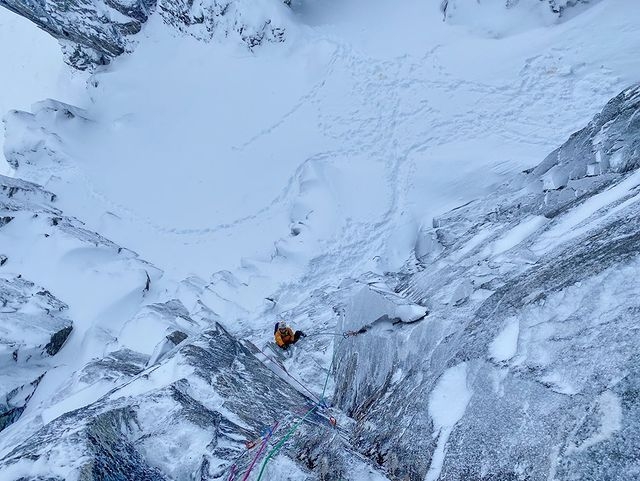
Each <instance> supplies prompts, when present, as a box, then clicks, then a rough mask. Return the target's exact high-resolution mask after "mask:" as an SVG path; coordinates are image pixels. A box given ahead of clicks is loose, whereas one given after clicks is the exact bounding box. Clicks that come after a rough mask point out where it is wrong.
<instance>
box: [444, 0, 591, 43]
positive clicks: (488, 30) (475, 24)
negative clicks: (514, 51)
mask: <svg viewBox="0 0 640 481" xmlns="http://www.w3.org/2000/svg"><path fill="white" fill-rule="evenodd" d="M599 1H601V0H478V1H467V0H442V3H441V4H440V9H441V10H442V13H443V15H444V20H445V21H446V22H448V23H450V24H454V25H466V26H470V27H472V28H473V29H475V30H477V31H479V32H482V33H484V34H488V35H490V36H493V37H502V36H504V35H510V34H514V33H518V32H521V31H522V30H526V29H530V28H535V27H539V26H541V25H551V24H554V23H557V22H560V21H564V20H566V19H567V18H570V17H571V16H573V15H576V14H578V13H580V12H582V11H583V10H584V9H585V8H588V7H589V6H591V5H593V4H595V3H597V2H599Z"/></svg>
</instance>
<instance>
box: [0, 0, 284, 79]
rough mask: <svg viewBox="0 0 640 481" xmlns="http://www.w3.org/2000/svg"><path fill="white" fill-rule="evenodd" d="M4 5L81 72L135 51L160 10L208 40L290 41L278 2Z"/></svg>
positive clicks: (137, 0)
mask: <svg viewBox="0 0 640 481" xmlns="http://www.w3.org/2000/svg"><path fill="white" fill-rule="evenodd" d="M284 3H285V4H288V3H289V2H288V1H285V2H284ZM255 4H258V5H255ZM0 6H2V7H5V8H8V9H9V10H11V11H13V12H15V13H17V14H18V15H21V16H23V17H25V18H27V19H29V20H30V21H32V22H33V23H35V24H36V25H37V26H38V27H40V28H41V29H43V30H44V31H46V32H48V33H49V34H51V35H52V36H53V37H55V38H57V39H58V40H59V41H60V44H61V45H62V49H63V53H64V57H65V60H66V61H67V62H68V63H69V64H70V65H72V66H73V67H75V68H78V69H80V70H85V69H87V68H92V67H94V66H97V65H105V64H107V63H109V62H110V61H111V60H112V59H113V58H114V57H117V56H118V55H121V54H123V53H125V52H128V51H131V50H132V49H133V48H134V36H135V34H137V33H138V32H140V30H141V29H142V27H143V25H144V24H145V23H146V22H147V20H148V19H149V17H150V15H152V14H153V12H154V11H155V10H156V9H159V10H160V13H161V15H162V18H163V20H164V21H165V22H166V23H167V24H169V25H171V26H173V27H174V28H177V29H178V30H180V31H184V32H187V33H190V34H193V35H194V36H196V37H197V38H200V39H203V40H211V39H212V38H213V37H214V36H215V37H217V38H225V37H229V36H232V35H233V36H236V35H237V36H238V37H239V38H240V39H241V41H243V42H245V43H246V44H247V45H248V46H249V47H255V46H256V45H258V44H260V43H262V42H263V41H275V42H280V41H283V39H284V25H282V24H280V23H278V22H279V21H280V20H281V18H282V15H281V14H279V13H278V10H279V9H278V8H277V7H282V3H280V2H278V0H260V1H256V2H247V1H244V0H198V1H195V2H194V1H193V0H187V1H184V0H160V1H158V0H54V1H44V0H35V1H28V2H25V1H22V0H0ZM254 11H257V12H258V13H257V14H256V13H254ZM272 15H273V18H272Z"/></svg>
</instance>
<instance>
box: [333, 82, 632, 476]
mask: <svg viewBox="0 0 640 481" xmlns="http://www.w3.org/2000/svg"><path fill="white" fill-rule="evenodd" d="M639 99H640V86H636V87H632V88H630V89H627V90H625V91H624V92H623V93H621V94H620V95H618V96H617V97H615V98H614V99H612V100H611V101H610V102H609V103H608V104H607V106H606V107H605V108H604V109H603V111H602V112H601V113H600V114H598V115H596V117H595V118H594V119H593V121H592V122H591V123H590V124H589V125H588V126H587V127H586V128H584V129H583V130H581V131H579V132H577V133H575V134H574V135H572V136H571V137H570V139H569V140H567V142H566V143H565V144H563V145H562V146H561V147H560V148H558V149H557V150H556V151H554V152H553V153H552V154H551V155H549V156H548V157H547V158H546V159H545V160H544V161H543V162H542V163H541V164H540V165H539V166H537V167H536V168H534V169H531V170H529V171H527V172H525V173H523V174H521V175H520V176H518V177H517V178H515V179H513V181H512V182H511V183H509V184H506V185H504V186H502V188H501V189H499V190H497V191H496V192H495V193H494V194H493V195H491V196H489V197H486V198H484V199H479V200H478V201H475V202H472V203H470V204H468V205H465V206H463V207H461V208H458V209H455V210H453V211H451V212H449V213H448V214H445V215H443V216H440V217H439V218H437V219H436V221H435V222H434V230H435V233H436V235H437V238H438V242H439V244H440V245H442V246H444V250H443V251H442V253H441V254H440V255H438V256H437V257H436V258H435V259H431V258H425V261H424V263H423V264H419V265H417V266H414V267H412V268H410V269H409V270H408V271H406V272H402V273H398V274H396V275H394V276H389V277H388V282H389V283H391V286H392V287H393V289H394V291H395V292H397V293H398V295H399V296H401V297H404V298H405V302H407V303H411V302H418V301H419V302H421V303H424V302H426V303H427V304H428V305H429V310H430V313H429V316H428V317H426V318H425V319H424V320H422V321H421V322H418V323H414V324H409V325H406V324H398V325H393V324H392V323H389V324H388V326H387V327H386V328H385V329H384V331H381V332H363V333H362V334H359V335H358V336H356V337H355V338H353V339H349V340H347V341H344V342H343V343H342V344H341V345H340V347H338V348H337V349H338V351H337V355H338V357H339V362H338V369H337V375H338V379H337V381H336V388H337V392H336V398H335V399H336V400H337V402H338V403H339V406H340V407H342V408H344V409H345V410H347V412H348V413H349V414H350V415H352V416H353V417H354V418H355V419H357V420H358V425H357V427H356V429H355V431H354V435H353V436H354V438H353V439H354V443H355V444H356V445H357V446H358V447H359V449H360V450H361V452H362V453H366V454H367V455H368V456H370V457H372V458H374V459H377V460H378V462H379V463H380V464H382V465H384V466H385V467H386V469H387V471H388V472H389V473H390V474H391V475H392V476H393V477H394V478H395V479H411V480H424V479H429V480H433V481H435V480H456V479H477V480H490V479H491V480H493V479H500V480H502V479H526V480H530V481H537V480H547V479H555V480H558V481H560V480H582V479H611V480H619V481H622V480H628V479H635V478H636V477H637V476H638V474H639V472H638V464H637V451H636V450H637V446H638V445H639V443H640V423H638V421H637V420H638V419H639V418H638V414H639V413H640V399H639V398H638V396H637V395H636V393H637V389H638V386H639V385H640V376H638V375H637V372H636V371H637V370H634V369H631V368H630V367H631V366H634V365H636V364H637V363H638V359H639V357H638V356H639V351H638V347H637V346H638V345H640V334H639V331H638V329H637V319H636V318H637V312H638V310H639V309H640V303H639V300H638V296H637V293H638V292H640V282H639V281H638V276H637V272H638V269H640V242H639V240H640V223H639V222H638V219H640V203H639V202H638V196H639V194H638V190H639V189H640V173H639V171H638V167H639V166H640V164H639V163H638V160H639V157H638V155H639V152H640V149H638V147H637V142H638V138H640V123H639V122H638V119H640V100H639ZM613 157H615V158H616V160H615V162H609V165H610V166H609V168H608V169H606V171H605V172H603V173H601V174H599V175H588V174H587V171H586V169H585V168H584V167H585V166H586V165H587V164H588V163H593V162H594V161H595V159H596V158H599V159H600V162H601V163H602V162H604V161H605V160H606V159H609V160H611V159H612V158H613ZM612 165H615V166H616V167H615V168H614V167H611V166H612ZM557 166H560V167H561V168H562V169H565V171H566V172H571V175H569V176H568V179H567V182H566V185H565V186H564V187H563V188H562V189H561V190H550V191H547V190H545V189H543V188H542V184H543V179H544V176H545V174H547V173H548V172H549V171H550V169H552V168H554V167H557ZM471 280H473V285H474V289H475V290H474V291H473V292H471V290H466V289H465V294H464V298H465V302H452V301H453V299H452V297H451V292H452V289H453V290H454V292H458V291H459V289H460V287H459V286H460V285H465V283H467V285H469V284H468V283H469V282H470V281H471ZM458 297H459V296H457V295H454V298H458ZM373 305H375V304H372V303H371V302H370V301H369V300H368V299H359V298H358V297H357V296H356V297H354V298H353V306H352V307H350V308H348V309H347V310H346V314H345V316H346V317H347V318H348V317H349V312H353V313H362V312H366V311H367V309H369V306H373ZM393 310H394V309H393V308H391V309H390V310H389V313H390V314H389V315H391V313H392V312H393ZM378 315H379V314H378V313H377V312H376V313H375V315H374V316H373V317H377V316H378ZM337 342H340V341H337Z"/></svg>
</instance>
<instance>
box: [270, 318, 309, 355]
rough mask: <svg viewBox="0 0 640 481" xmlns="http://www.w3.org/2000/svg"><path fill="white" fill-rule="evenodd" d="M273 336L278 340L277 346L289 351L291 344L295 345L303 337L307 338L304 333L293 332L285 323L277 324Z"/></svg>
mask: <svg viewBox="0 0 640 481" xmlns="http://www.w3.org/2000/svg"><path fill="white" fill-rule="evenodd" d="M273 335H274V337H275V339H276V344H277V345H278V346H279V347H281V348H282V349H287V348H288V347H289V346H290V345H291V344H295V343H296V342H298V340H300V338H301V337H305V336H306V334H305V333H304V332H302V331H295V332H294V331H293V329H291V328H290V327H289V326H287V325H286V324H285V323H284V322H276V326H275V328H274V329H273Z"/></svg>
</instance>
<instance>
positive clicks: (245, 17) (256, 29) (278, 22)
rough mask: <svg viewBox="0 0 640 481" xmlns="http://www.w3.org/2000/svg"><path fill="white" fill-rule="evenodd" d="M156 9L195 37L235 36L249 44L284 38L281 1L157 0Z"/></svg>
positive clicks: (255, 44) (201, 38) (176, 25)
mask: <svg viewBox="0 0 640 481" xmlns="http://www.w3.org/2000/svg"><path fill="white" fill-rule="evenodd" d="M284 3H285V4H288V2H284ZM158 10H159V12H160V14H161V15H162V18H163V20H164V22H165V23H167V24H168V25H171V26H172V27H174V28H175V29H177V30H179V31H181V32H185V33H188V34H190V35H192V36H194V37H195V38H197V39H199V40H204V41H210V40H212V39H214V38H217V39H223V38H228V37H231V38H233V37H237V38H238V39H239V40H240V41H242V42H243V43H245V44H246V45H247V46H248V47H249V48H253V47H256V46H258V45H260V44H261V43H263V42H282V41H284V39H285V26H284V24H285V21H284V18H283V13H282V4H281V3H279V2H276V1H273V0H251V1H247V0H234V1H229V0H160V1H159V2H158Z"/></svg>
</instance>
